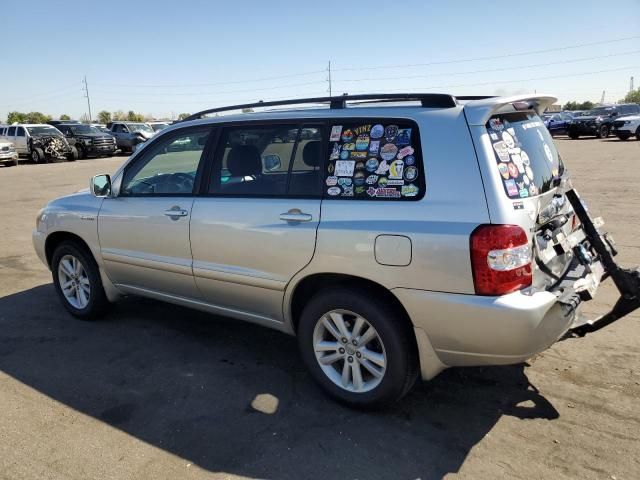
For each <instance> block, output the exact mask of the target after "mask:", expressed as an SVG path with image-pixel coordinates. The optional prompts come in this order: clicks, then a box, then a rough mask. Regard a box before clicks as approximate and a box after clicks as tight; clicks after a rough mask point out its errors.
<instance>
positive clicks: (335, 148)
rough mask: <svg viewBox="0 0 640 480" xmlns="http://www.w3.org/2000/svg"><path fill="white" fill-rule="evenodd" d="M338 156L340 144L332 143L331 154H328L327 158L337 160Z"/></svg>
mask: <svg viewBox="0 0 640 480" xmlns="http://www.w3.org/2000/svg"><path fill="white" fill-rule="evenodd" d="M338 158H340V144H339V143H334V144H333V150H332V151H331V155H329V160H337V159H338Z"/></svg>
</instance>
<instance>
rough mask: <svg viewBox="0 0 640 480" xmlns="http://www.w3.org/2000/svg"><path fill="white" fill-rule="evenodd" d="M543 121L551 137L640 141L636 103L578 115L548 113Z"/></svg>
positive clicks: (609, 106)
mask: <svg viewBox="0 0 640 480" xmlns="http://www.w3.org/2000/svg"><path fill="white" fill-rule="evenodd" d="M543 121H544V124H545V126H546V127H547V129H548V130H549V132H550V133H551V135H568V136H569V138H572V139H577V138H580V137H586V136H592V137H597V138H607V137H608V136H609V135H612V134H613V135H615V136H617V137H618V138H619V139H620V140H628V139H629V138H631V137H632V136H634V135H635V137H636V138H637V139H638V140H640V105H638V104H636V103H625V104H618V105H604V106H601V107H595V108H593V109H591V110H588V111H579V112H577V111H574V112H548V113H545V114H544V115H543Z"/></svg>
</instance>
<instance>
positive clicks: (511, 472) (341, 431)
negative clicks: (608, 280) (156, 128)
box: [0, 139, 640, 480]
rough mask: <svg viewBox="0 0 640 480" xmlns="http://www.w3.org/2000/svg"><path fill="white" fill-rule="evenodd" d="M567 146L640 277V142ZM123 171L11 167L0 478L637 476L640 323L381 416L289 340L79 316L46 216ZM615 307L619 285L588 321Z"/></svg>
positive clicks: (458, 373) (132, 308)
mask: <svg viewBox="0 0 640 480" xmlns="http://www.w3.org/2000/svg"><path fill="white" fill-rule="evenodd" d="M557 143H558V145H559V148H560V150H561V152H562V154H563V156H564V158H565V162H566V163H567V164H568V166H569V168H570V169H571V170H572V171H573V173H574V178H575V184H576V185H577V186H578V187H579V189H580V191H581V193H582V195H583V197H585V198H586V199H588V202H589V205H590V206H591V208H592V210H594V211H596V212H598V213H600V214H602V215H603V216H604V217H605V219H606V220H607V222H608V226H609V230H610V231H611V232H612V233H613V234H614V235H615V237H616V239H617V241H618V244H619V246H620V250H621V252H622V253H621V255H620V260H621V261H622V262H623V263H626V264H632V263H635V264H640V240H639V239H638V237H637V233H638V225H640V218H639V217H640V195H639V194H638V187H637V186H638V184H639V182H640V169H639V162H640V142H636V141H629V142H626V143H624V142H619V141H617V140H610V141H600V140H595V139H594V140H579V141H569V140H558V141H557ZM121 162H122V157H120V158H114V159H103V160H84V161H81V162H77V163H75V164H68V163H60V164H53V165H24V166H20V167H17V168H15V167H12V168H0V199H1V200H0V242H1V245H2V248H1V249H0V478H2V479H12V480H15V479H34V478H38V479H40V478H56V479H58V478H59V479H83V480H84V479H93V478H96V479H112V478H113V479H116V478H118V479H121V478H143V479H147V478H148V479H154V480H156V479H160V478H172V479H175V478H188V479H190V478H235V477H249V478H269V479H312V478H319V479H333V478H336V479H351V478H360V479H370V478H375V479H383V478H394V479H414V478H422V479H427V478H440V477H442V476H447V478H471V479H478V478H509V479H511V478H523V479H530V478H553V479H566V478H579V479H613V478H617V479H635V478H639V476H640V457H639V455H638V452H639V451H640V418H639V417H640V415H639V414H638V412H639V411H640V409H639V403H638V401H639V400H640V323H638V319H639V318H640V315H638V314H636V315H633V316H631V317H628V318H626V319H624V320H622V321H620V322H618V323H617V324H616V325H614V326H612V327H611V328H609V329H607V330H604V331H601V332H598V333H597V334H594V335H592V336H590V337H587V338H585V339H582V340H566V341H563V342H561V343H558V344H556V345H555V346H554V347H553V348H551V349H550V350H548V351H547V352H545V353H543V354H542V355H540V356H538V357H537V358H535V359H534V360H532V361H531V362H530V364H528V365H518V366H513V367H501V368H481V369H465V370H463V369H459V370H450V371H447V372H445V373H443V374H442V375H440V376H439V377H438V378H437V379H435V380H434V381H432V382H430V383H429V384H423V385H419V386H418V387H417V388H415V389H414V391H413V392H412V393H411V394H410V395H409V396H408V397H407V398H406V399H405V400H404V401H403V402H402V403H400V404H399V405H398V406H397V407H396V408H395V409H393V410H391V411H388V412H384V413H358V412H354V411H350V410H348V409H346V408H343V407H340V406H338V405H336V404H335V403H333V402H331V401H328V400H327V399H326V398H325V397H324V395H323V394H322V393H321V392H320V391H319V389H318V388H317V387H316V386H315V385H314V384H313V383H312V381H311V379H310V377H309V375H308V374H307V373H306V372H305V370H304V368H303V367H302V365H301V364H300V361H299V358H298V354H297V351H296V346H295V343H294V341H293V339H292V338H290V337H287V336H284V335H281V334H279V333H276V332H272V331H269V330H265V329H262V328H259V327H256V326H252V325H247V324H241V323H237V322H234V321H232V320H228V319H220V318H213V317H209V316H206V315H203V314H200V313H194V312H191V311H188V310H185V309H182V308H178V307H173V306H167V305H164V304H160V303H156V302H152V301H148V300H143V299H128V300H126V301H124V302H122V303H121V304H119V305H118V306H117V307H116V308H115V309H114V311H113V313H111V314H110V315H109V317H108V318H107V319H106V320H105V321H102V322H98V323H83V322H79V321H76V320H74V319H72V318H71V317H69V316H68V315H67V314H65V313H64V310H63V309H62V307H61V306H60V305H59V303H58V300H57V298H56V297H55V294H54V291H53V287H52V284H51V280H50V275H49V272H48V271H47V270H46V269H45V268H44V267H43V265H42V264H40V263H39V261H38V260H37V258H36V256H35V254H34V252H33V249H32V247H31V238H30V233H31V229H32V228H33V226H34V219H35V216H36V213H37V211H38V209H39V208H40V207H41V206H43V205H44V203H45V202H46V200H47V199H50V198H53V197H56V196H58V195H61V194H64V193H67V192H71V191H74V190H77V189H80V188H83V187H85V185H87V181H88V179H89V177H90V176H91V175H93V174H96V173H101V172H112V171H113V170H115V169H116V167H117V166H118V165H119V164H120V163H121ZM614 299H615V297H614V295H613V289H612V287H611V285H608V284H606V285H604V286H603V288H601V291H600V292H599V297H598V299H597V301H595V302H592V304H590V305H588V309H587V311H588V312H589V313H593V314H595V313H596V312H603V311H604V310H605V309H606V308H607V307H609V306H610V305H611V304H612V302H613V301H614ZM261 394H268V395H270V396H271V397H270V396H264V395H263V396H261V397H258V399H257V400H256V396H259V395H261ZM273 397H275V398H276V399H277V401H278V405H277V410H276V411H275V413H261V412H260V411H258V410H256V409H255V408H254V407H252V402H253V405H254V406H256V407H258V409H262V410H264V411H267V412H273V409H274V408H273V407H274V403H275V399H274V398H273Z"/></svg>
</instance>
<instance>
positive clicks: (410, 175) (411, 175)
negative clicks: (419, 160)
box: [404, 167, 418, 182]
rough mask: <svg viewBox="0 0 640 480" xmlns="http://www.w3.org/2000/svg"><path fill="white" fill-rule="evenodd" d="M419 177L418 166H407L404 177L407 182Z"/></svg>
mask: <svg viewBox="0 0 640 480" xmlns="http://www.w3.org/2000/svg"><path fill="white" fill-rule="evenodd" d="M416 178H418V169H417V168H416V167H407V168H405V169H404V179H405V180H406V181H407V182H413V181H414V180H415V179H416Z"/></svg>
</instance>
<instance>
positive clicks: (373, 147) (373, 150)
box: [369, 140, 380, 155]
mask: <svg viewBox="0 0 640 480" xmlns="http://www.w3.org/2000/svg"><path fill="white" fill-rule="evenodd" d="M378 150H380V140H371V142H370V143H369V153H370V154H371V155H377V154H378Z"/></svg>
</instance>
